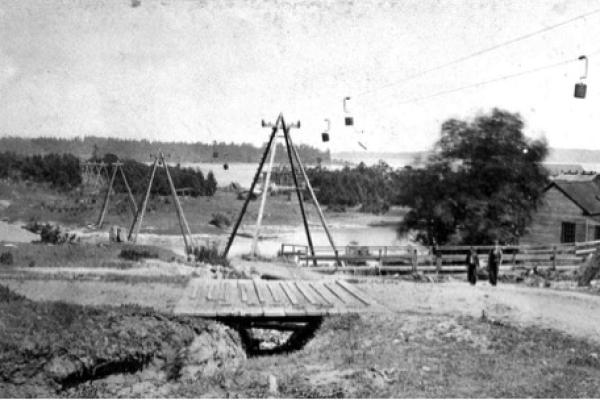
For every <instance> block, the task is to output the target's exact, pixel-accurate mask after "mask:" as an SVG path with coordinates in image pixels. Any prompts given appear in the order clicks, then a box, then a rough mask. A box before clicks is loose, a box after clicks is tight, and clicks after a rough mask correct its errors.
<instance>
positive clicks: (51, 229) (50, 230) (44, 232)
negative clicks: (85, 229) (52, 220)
mask: <svg viewBox="0 0 600 400" xmlns="http://www.w3.org/2000/svg"><path fill="white" fill-rule="evenodd" d="M24 228H25V229H27V230H28V231H30V232H33V233H38V234H39V235H40V241H41V242H42V243H48V244H64V243H74V242H75V240H76V239H77V235H75V234H74V233H72V234H70V233H69V232H62V231H61V229H60V226H58V225H50V224H40V223H39V222H37V221H30V222H29V223H28V224H27V225H25V226H24Z"/></svg>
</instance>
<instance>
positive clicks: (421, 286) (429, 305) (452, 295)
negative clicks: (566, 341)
mask: <svg viewBox="0 0 600 400" xmlns="http://www.w3.org/2000/svg"><path fill="white" fill-rule="evenodd" d="M360 286H361V288H362V289H363V290H364V291H365V292H367V293H369V294H370V295H371V296H372V297H373V298H374V299H375V300H377V301H378V302H379V303H380V304H382V305H384V306H386V307H388V308H389V309H391V310H393V311H409V312H418V313H427V314H450V315H469V316H474V317H480V316H481V315H482V314H484V315H486V316H487V317H490V318H493V319H495V320H502V321H506V322H508V323H511V324H517V325H522V326H538V327H541V328H551V329H555V330H558V331H562V332H564V333H567V334H569V335H573V336H576V337H579V338H582V339H586V340H590V341H594V342H597V343H600V296H597V295H592V294H586V293H577V292H569V291H563V290H552V289H540V288H531V287H526V286H517V285H512V284H500V285H498V286H496V287H492V286H491V285H489V284H488V283H479V284H478V285H477V286H475V287H472V286H470V285H468V284H467V283H466V282H448V283H436V284H427V283H413V282H406V281H398V282H396V283H387V284H379V283H365V284H361V285H360Z"/></svg>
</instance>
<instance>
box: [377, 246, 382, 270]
mask: <svg viewBox="0 0 600 400" xmlns="http://www.w3.org/2000/svg"><path fill="white" fill-rule="evenodd" d="M381 267H383V258H382V251H381V249H379V268H377V275H381Z"/></svg>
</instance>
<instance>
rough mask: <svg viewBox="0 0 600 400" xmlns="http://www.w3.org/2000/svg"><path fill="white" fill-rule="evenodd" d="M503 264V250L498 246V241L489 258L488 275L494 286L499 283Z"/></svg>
mask: <svg viewBox="0 0 600 400" xmlns="http://www.w3.org/2000/svg"><path fill="white" fill-rule="evenodd" d="M500 264H502V248H501V247H500V245H499V244H498V241H497V240H496V242H495V243H494V248H493V249H492V250H490V255H489V257H488V275H489V278H490V283H491V284H492V286H496V283H497V282H498V270H499V268H500Z"/></svg>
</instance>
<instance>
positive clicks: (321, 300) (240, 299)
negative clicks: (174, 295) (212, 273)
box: [174, 278, 382, 320]
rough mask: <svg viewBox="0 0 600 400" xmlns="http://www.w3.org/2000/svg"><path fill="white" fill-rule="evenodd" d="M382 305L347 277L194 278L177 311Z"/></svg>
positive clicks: (347, 309)
mask: <svg viewBox="0 0 600 400" xmlns="http://www.w3.org/2000/svg"><path fill="white" fill-rule="evenodd" d="M378 309H382V307H381V306H379V305H378V304H377V303H376V302H375V301H373V300H372V299H370V298H369V296H367V295H366V294H365V293H364V292H362V291H361V290H359V289H358V288H356V287H355V286H353V285H351V284H349V283H348V282H345V281H344V280H318V281H309V280H289V281H283V280H260V279H220V280H207V279H202V278H197V279H193V280H191V281H190V283H189V284H188V286H187V288H186V290H185V292H184V294H183V296H182V298H181V300H180V301H179V303H178V304H177V305H176V306H175V309H174V313H175V314H184V315H193V316H198V317H205V318H217V319H221V318H229V319H231V318H237V319H244V318H252V319H257V318H258V319H264V320H267V319H269V320H286V319H293V318H303V317H323V316H329V315H338V314H346V313H355V312H365V311H376V310H378Z"/></svg>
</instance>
